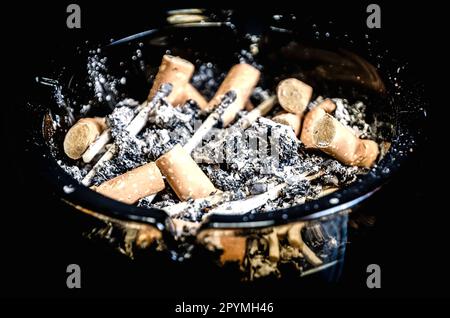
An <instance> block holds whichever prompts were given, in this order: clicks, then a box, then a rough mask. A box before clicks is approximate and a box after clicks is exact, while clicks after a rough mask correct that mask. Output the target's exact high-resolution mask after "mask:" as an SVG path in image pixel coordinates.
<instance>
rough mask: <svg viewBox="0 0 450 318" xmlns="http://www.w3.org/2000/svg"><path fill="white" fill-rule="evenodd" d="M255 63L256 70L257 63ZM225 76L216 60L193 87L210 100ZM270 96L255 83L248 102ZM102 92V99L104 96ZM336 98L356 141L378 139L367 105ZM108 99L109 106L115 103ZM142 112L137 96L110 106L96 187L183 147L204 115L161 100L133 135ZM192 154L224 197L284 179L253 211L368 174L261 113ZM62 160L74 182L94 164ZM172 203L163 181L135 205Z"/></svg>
mask: <svg viewBox="0 0 450 318" xmlns="http://www.w3.org/2000/svg"><path fill="white" fill-rule="evenodd" d="M247 53H248V52H240V54H239V58H240V59H244V60H245V61H246V62H251V63H253V62H254V61H253V58H252V55H251V54H247ZM91 62H93V61H91ZM94 62H95V61H94ZM256 66H257V67H258V68H261V66H260V65H256ZM94 73H95V72H94ZM94 73H92V74H91V75H94V77H95V78H93V79H92V80H93V83H92V84H93V86H94V87H95V88H96V89H98V90H100V88H102V89H105V87H108V88H110V92H111V90H114V88H115V84H117V83H116V80H115V79H111V80H112V81H114V83H113V84H114V85H110V86H111V87H109V86H108V85H107V84H108V80H109V78H108V77H107V76H103V75H102V74H100V73H101V72H97V73H95V74H94ZM224 76H225V73H223V72H222V70H219V69H218V67H217V66H216V65H213V64H212V63H204V64H202V65H201V66H200V67H199V68H198V71H197V72H196V74H195V75H194V76H193V78H192V84H193V85H194V86H195V87H196V88H198V89H199V91H200V92H201V93H202V94H203V95H204V96H205V97H206V98H207V99H209V98H211V97H212V96H213V95H214V93H215V91H216V90H217V88H218V87H219V85H220V83H221V82H222V80H223V78H224ZM100 84H101V85H100ZM111 88H113V89H111ZM110 92H106V93H107V94H108V93H110ZM96 93H98V92H96ZM102 93H105V91H102ZM269 93H270V92H269V91H268V90H265V89H264V88H262V87H257V88H256V89H255V90H254V92H253V95H252V100H253V101H254V102H257V103H259V102H261V101H262V100H263V99H265V98H267V97H268V95H269ZM99 95H100V94H99ZM102 96H103V97H104V98H105V99H104V100H106V97H105V94H103V95H102ZM97 97H98V96H97ZM321 100H322V98H318V99H317V100H315V101H312V102H311V103H310V105H309V106H308V107H309V108H311V107H314V106H315V105H317V104H318V103H319V102H320V101H321ZM333 101H334V102H335V103H336V105H337V109H336V111H335V114H334V116H335V117H336V118H337V119H338V120H339V121H340V122H341V123H343V124H344V125H347V126H349V127H351V128H352V129H353V130H355V132H356V133H357V134H358V136H360V137H361V138H371V139H374V138H375V137H376V133H377V132H376V127H374V125H369V124H368V123H367V122H366V117H365V116H366V115H365V114H366V107H365V105H364V104H363V103H361V102H356V103H353V104H350V103H348V101H347V100H345V99H339V98H334V99H333ZM108 102H109V103H108V104H109V105H111V103H112V102H113V100H108ZM139 109H140V107H139V103H138V102H137V101H135V100H132V99H123V100H121V101H119V102H118V103H116V104H115V107H114V108H113V111H112V112H111V114H109V115H108V116H107V121H108V125H109V126H110V128H111V136H112V138H113V141H114V143H115V145H116V147H117V155H116V156H115V157H114V158H113V159H112V160H110V161H109V162H107V163H106V164H105V165H104V166H102V167H101V168H100V169H99V171H98V173H97V175H96V176H95V178H94V179H93V184H95V185H98V184H100V183H102V182H104V181H106V180H109V179H111V178H114V177H116V176H118V175H120V174H123V173H125V172H126V171H129V170H131V169H133V168H136V167H138V166H140V165H142V164H144V163H147V162H150V161H155V160H156V159H158V158H159V157H160V156H161V155H163V154H164V153H166V152H167V151H169V150H170V149H172V148H173V147H174V146H175V145H176V144H181V145H184V144H185V143H186V142H187V141H188V139H189V138H190V137H191V136H192V135H193V133H194V132H195V130H196V129H197V128H198V127H199V126H200V125H201V123H202V122H203V121H204V119H205V117H206V115H207V114H204V113H203V112H202V111H200V110H199V108H198V107H197V105H196V104H195V102H192V101H188V102H187V103H186V104H185V105H182V106H180V107H173V106H172V105H170V104H169V103H167V101H165V100H164V99H163V100H162V102H161V103H157V105H156V106H155V107H154V108H153V109H152V110H151V111H150V113H149V122H148V125H147V127H146V128H145V129H143V131H142V132H141V133H139V134H138V135H137V136H135V137H134V136H130V135H129V134H128V133H127V132H126V130H125V127H126V126H127V125H128V124H129V122H130V121H131V120H132V119H133V118H134V116H135V115H136V113H137V112H138V111H139ZM274 111H276V109H274ZM246 113H247V112H246V111H241V112H240V114H239V116H245V115H246ZM192 156H193V158H194V160H196V162H197V163H198V164H199V166H200V167H201V169H202V170H203V171H204V172H205V173H206V175H207V176H208V177H209V178H210V180H211V181H212V183H213V184H214V185H215V187H216V188H217V189H219V190H221V191H226V192H229V193H230V195H228V196H227V200H240V199H245V198H246V197H247V196H251V195H258V194H261V193H264V192H266V191H267V190H268V189H269V185H270V186H274V185H279V184H281V183H286V186H285V187H284V188H283V190H282V193H281V196H279V197H278V198H276V199H274V200H269V201H268V202H267V203H266V204H264V205H262V206H260V207H259V208H257V209H255V210H253V211H251V212H252V213H261V212H265V211H271V210H274V209H280V208H288V207H290V206H293V205H297V204H302V203H304V201H305V200H312V199H315V198H317V197H318V196H319V195H320V193H321V191H322V190H324V189H327V188H329V187H341V186H343V185H346V184H348V183H351V182H353V181H355V179H356V177H357V175H358V174H361V173H365V172H367V169H362V168H358V167H348V166H344V165H342V164H341V163H339V162H338V161H337V160H334V159H332V158H330V157H328V156H326V155H325V154H323V153H321V152H316V151H309V150H308V151H307V150H306V149H305V148H304V146H303V144H302V143H301V141H300V140H299V139H298V138H297V137H296V136H295V135H294V133H293V131H292V129H290V128H289V127H288V126H285V125H281V124H279V123H275V122H273V121H272V120H270V119H268V118H259V119H258V120H257V121H256V122H254V123H253V124H252V126H250V127H249V128H247V129H246V130H242V129H239V128H238V125H236V126H230V127H229V128H227V129H218V128H216V129H214V130H213V131H212V132H211V133H210V134H209V135H208V139H207V140H205V141H204V143H203V145H201V146H198V147H197V148H196V149H195V150H194V151H193V153H192ZM60 165H61V166H62V167H63V169H64V170H65V171H66V172H67V173H69V174H70V175H71V176H72V177H74V179H76V180H78V181H80V180H81V179H82V178H83V177H84V176H85V175H86V173H87V171H88V170H89V169H90V168H91V166H92V165H86V164H84V163H82V162H81V161H80V162H77V163H74V164H68V163H67V161H64V162H60ZM318 172H320V176H318V177H316V178H314V179H313V180H307V179H306V178H305V176H308V175H309V176H311V175H314V174H316V173H318ZM176 203H179V200H178V198H177V196H176V195H175V193H174V192H173V191H172V190H171V189H170V187H169V186H167V187H166V189H164V190H163V191H161V192H160V193H158V194H157V195H156V197H155V198H154V199H153V200H152V201H150V200H148V199H147V198H143V199H141V200H140V201H139V203H138V206H141V207H148V208H151V207H154V208H163V207H167V206H170V205H173V204H176ZM210 208H212V207H211V206H208V205H207V203H204V202H203V203H202V202H193V203H192V204H191V206H190V207H189V208H188V209H187V210H186V211H184V212H183V213H182V214H181V215H178V216H177V217H179V218H181V219H184V220H191V221H200V220H201V219H202V217H203V216H204V214H205V213H207V211H208V209H210Z"/></svg>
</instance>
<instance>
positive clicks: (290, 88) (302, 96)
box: [277, 78, 313, 114]
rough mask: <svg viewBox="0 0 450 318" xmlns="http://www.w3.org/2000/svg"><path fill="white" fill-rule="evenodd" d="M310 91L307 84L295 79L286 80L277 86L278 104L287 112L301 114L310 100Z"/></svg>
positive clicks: (310, 88)
mask: <svg viewBox="0 0 450 318" xmlns="http://www.w3.org/2000/svg"><path fill="white" fill-rule="evenodd" d="M312 91H313V90H312V87H311V86H309V85H308V84H305V83H303V82H302V81H299V80H298V79H296V78H288V79H285V80H283V81H281V82H280V83H279V84H278V87H277V97H278V102H279V103H280V105H281V107H283V108H284V110H286V111H287V112H289V113H294V114H302V113H303V112H304V111H305V109H306V106H308V104H309V101H310V100H311V96H312Z"/></svg>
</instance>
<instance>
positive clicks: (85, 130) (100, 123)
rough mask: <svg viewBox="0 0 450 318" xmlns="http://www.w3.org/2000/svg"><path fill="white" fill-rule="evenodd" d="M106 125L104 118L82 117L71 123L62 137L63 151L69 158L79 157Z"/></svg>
mask: <svg viewBox="0 0 450 318" xmlns="http://www.w3.org/2000/svg"><path fill="white" fill-rule="evenodd" d="M106 127H107V125H106V120H105V118H101V117H93V118H82V119H80V120H79V121H77V122H76V123H75V125H73V126H72V127H71V128H70V129H69V131H68V132H67V134H66V136H65V138H64V144H63V146H64V152H65V153H66V155H67V156H68V157H69V158H71V159H80V158H81V156H82V155H83V153H84V152H85V151H86V149H87V148H88V147H89V145H90V144H91V143H93V142H94V141H95V139H97V137H98V136H99V135H100V134H101V133H102V132H103V130H105V129H106Z"/></svg>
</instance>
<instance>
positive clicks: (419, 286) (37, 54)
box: [0, 3, 450, 306]
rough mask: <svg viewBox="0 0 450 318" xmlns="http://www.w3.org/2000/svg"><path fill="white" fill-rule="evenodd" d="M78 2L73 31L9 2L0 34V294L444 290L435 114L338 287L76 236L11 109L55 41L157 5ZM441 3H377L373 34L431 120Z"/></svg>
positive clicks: (119, 25) (361, 10)
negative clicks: (246, 275)
mask: <svg viewBox="0 0 450 318" xmlns="http://www.w3.org/2000/svg"><path fill="white" fill-rule="evenodd" d="M80 4H81V7H82V17H83V21H82V23H83V28H82V29H81V30H68V29H67V28H66V27H65V19H66V14H65V8H66V5H65V4H56V3H52V5H51V6H44V5H43V4H42V3H39V4H33V5H28V6H25V7H23V8H19V7H14V8H12V9H11V10H10V14H11V15H15V16H17V20H13V21H12V22H10V24H9V26H8V29H7V30H8V32H9V34H7V35H6V38H5V39H4V41H6V42H8V43H10V45H9V49H8V52H7V53H9V54H11V56H8V59H6V58H5V59H4V61H3V62H4V64H6V65H5V67H6V68H7V69H8V71H9V72H8V73H7V74H8V75H7V89H6V90H5V92H4V94H3V95H8V97H9V98H8V99H7V101H5V104H6V103H7V105H4V107H3V111H2V119H1V120H2V124H1V129H2V140H3V141H4V144H6V146H7V149H8V151H9V155H2V160H5V159H6V162H5V163H4V164H3V165H2V167H5V170H6V174H3V173H2V175H3V176H4V181H3V184H2V185H3V188H4V189H5V190H2V205H3V206H2V208H1V220H2V221H1V222H2V230H1V231H0V233H1V234H0V238H1V241H0V242H2V256H1V258H0V259H1V262H0V276H1V284H0V295H1V297H2V298H3V297H6V298H11V297H14V298H15V297H19V298H23V297H26V298H68V299H72V298H79V297H82V298H84V297H120V298H121V297H140V298H151V299H155V298H161V297H163V298H165V299H166V300H167V299H168V300H169V301H181V299H182V297H202V298H204V297H207V298H210V299H211V298H212V299H215V300H218V301H226V300H231V299H234V298H231V297H233V296H234V297H236V296H240V295H241V296H250V297H265V298H266V299H267V300H269V301H274V300H277V299H280V298H281V299H290V300H291V301H295V300H296V299H297V298H299V297H302V298H303V299H304V298H314V299H323V298H325V299H334V298H346V299H354V298H356V299H379V298H395V299H399V298H430V297H444V296H446V295H448V290H446V289H447V288H448V287H447V286H449V285H448V283H449V282H450V279H449V277H450V273H449V271H448V267H447V265H446V260H445V259H446V256H445V255H446V253H447V250H448V245H447V243H448V234H447V232H448V230H447V225H446V222H445V221H446V220H447V219H448V216H447V215H446V213H447V211H446V210H447V209H448V208H445V206H446V205H447V198H446V197H445V196H444V197H442V196H440V194H439V190H438V188H439V187H440V186H438V185H437V184H433V182H434V179H435V177H436V176H439V175H441V172H440V171H439V168H440V167H439V166H438V165H437V164H436V163H435V162H436V160H438V161H441V160H440V159H439V158H440V156H442V155H440V154H439V152H438V150H439V148H438V147H434V146H433V145H432V141H434V139H433V137H432V135H431V131H432V130H433V128H435V127H436V126H437V121H433V122H431V121H430V122H429V123H428V124H427V126H429V127H428V128H430V133H429V135H430V138H429V140H428V141H426V142H425V143H424V145H423V147H422V149H421V151H420V152H419V153H418V154H417V155H416V156H414V158H413V160H411V162H410V163H409V164H408V165H406V166H405V167H404V169H402V171H401V172H400V173H399V174H398V175H396V176H395V177H394V178H393V180H392V182H391V183H390V184H388V185H387V186H386V187H384V188H383V190H382V191H380V192H379V193H377V194H376V195H375V196H374V197H373V198H372V199H370V200H369V201H368V202H367V204H366V205H365V207H364V209H365V211H366V212H367V213H373V214H376V215H377V224H376V226H375V227H374V228H373V229H372V230H370V231H369V232H368V233H367V235H365V236H363V237H360V238H359V239H358V240H356V241H353V242H351V243H350V244H349V246H348V255H347V259H346V266H345V267H344V273H343V277H342V281H341V282H340V283H338V284H333V285H331V286H330V285H317V284H308V282H303V283H302V285H301V284H300V283H299V282H298V281H296V280H283V281H269V282H260V283H258V284H256V285H241V284H239V283H237V282H232V281H230V280H229V279H228V278H227V276H226V275H223V274H221V275H218V274H217V273H214V272H211V271H208V269H207V268H205V267H204V266H202V264H194V263H189V262H188V263H187V264H184V265H182V266H180V265H178V264H174V263H171V262H170V261H169V260H166V261H165V260H155V261H154V262H153V263H152V264H151V265H150V264H142V265H138V264H135V263H132V262H130V261H129V260H128V259H126V258H125V257H121V256H118V255H116V254H111V253H110V252H109V251H108V250H107V249H105V248H103V247H102V246H97V245H94V244H93V243H91V242H89V241H86V240H85V239H83V238H82V237H81V235H80V232H79V228H78V227H77V225H76V222H77V219H76V218H75V217H73V216H72V215H71V214H70V213H69V212H67V210H66V209H65V206H64V205H63V204H62V203H61V202H59V201H58V200H57V199H56V198H55V197H53V196H52V195H51V190H50V189H49V187H48V185H47V184H46V182H45V181H44V179H43V178H42V177H41V176H40V175H39V172H38V171H36V166H35V165H34V164H33V162H32V161H30V160H29V159H30V156H29V155H28V154H26V153H24V149H25V143H24V139H25V137H26V136H23V133H22V129H21V126H20V120H19V119H18V118H21V117H22V116H26V114H27V112H26V111H24V110H23V109H21V108H20V106H19V105H23V102H24V101H25V100H26V99H27V92H28V88H29V87H31V83H32V81H33V80H34V77H35V76H36V75H42V74H45V67H46V66H45V65H46V61H47V60H48V58H49V56H52V54H54V52H57V50H58V47H59V46H61V45H62V43H68V42H70V40H71V39H72V40H73V42H76V41H78V40H80V39H84V38H86V37H87V36H89V38H92V39H95V38H108V36H109V35H110V34H118V33H121V32H123V35H127V34H130V33H133V32H137V31H141V30H143V29H145V28H146V26H147V25H148V23H147V22H146V19H147V20H148V19H150V13H149V12H152V13H153V12H155V11H157V10H156V9H155V8H154V7H153V11H152V10H151V9H150V8H145V9H143V8H139V9H138V8H137V7H138V5H135V6H133V5H130V6H127V7H126V8H121V7H119V5H112V4H111V3H108V5H107V6H106V5H98V6H93V5H92V4H87V3H86V4H84V5H83V4H82V3H80ZM141 6H142V5H139V7H141ZM303 9H304V11H305V8H303ZM308 9H309V11H313V10H318V8H308ZM440 10H442V8H439V7H438V6H437V5H433V6H431V5H427V6H425V5H421V6H419V5H415V4H409V5H408V6H401V7H398V8H396V7H393V6H392V5H388V4H385V5H382V14H383V16H382V23H383V26H382V29H381V30H380V32H382V33H383V38H384V39H385V40H386V43H387V45H389V47H390V48H391V50H392V51H393V52H394V53H395V54H396V55H397V56H399V57H402V58H405V59H406V60H408V61H409V62H410V65H411V68H412V69H413V70H414V72H413V74H415V77H416V78H418V79H420V80H421V81H423V82H424V84H425V88H426V91H427V97H428V98H429V99H430V109H429V111H428V113H429V114H430V116H433V113H434V112H437V113H439V114H440V112H441V111H442V110H443V108H444V107H443V106H446V105H443V104H442V100H441V99H440V96H441V95H439V94H438V93H439V92H442V90H441V89H442V88H443V84H439V80H438V76H439V75H437V74H438V73H439V70H440V69H441V64H440V63H441V60H440V54H442V53H440V49H439V47H440V44H439V43H440V42H439V39H438V40H437V41H436V39H434V38H432V37H429V36H428V34H430V33H435V32H437V31H436V30H440V29H439V28H438V27H439V26H438V25H437V23H439V19H437V18H435V17H436V15H437V14H438V12H439V11H440ZM306 11H308V10H306ZM321 14H328V15H330V17H333V15H340V16H345V17H347V18H348V20H349V26H350V27H362V26H364V22H363V21H364V20H363V17H365V5H363V4H356V3H355V4H354V5H353V6H350V5H348V8H346V10H345V12H343V10H339V8H338V6H336V7H331V6H330V7H328V8H327V9H325V8H323V7H322V8H321ZM155 16H158V15H157V14H155ZM364 19H365V18H364ZM361 21H362V22H361ZM19 26H20V28H19ZM24 26H25V27H24ZM5 106H6V107H5ZM442 116H443V115H442ZM4 153H6V152H3V151H2V154H4ZM442 177H444V176H443V175H442ZM70 263H76V264H79V265H80V266H81V268H82V274H83V278H82V289H80V290H68V289H67V288H66V285H65V280H66V275H67V274H66V273H65V270H66V266H67V265H68V264H70ZM371 263H376V264H379V265H380V266H381V269H382V288H381V289H380V290H369V289H367V287H366V285H365V281H366V277H367V274H366V272H365V270H366V267H367V265H368V264H371ZM305 286H306V287H307V288H305ZM168 306H169V305H168Z"/></svg>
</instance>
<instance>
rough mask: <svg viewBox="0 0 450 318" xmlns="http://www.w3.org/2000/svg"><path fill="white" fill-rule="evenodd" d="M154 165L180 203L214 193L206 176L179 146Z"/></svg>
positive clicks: (212, 186) (213, 188)
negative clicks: (164, 177) (159, 170)
mask: <svg viewBox="0 0 450 318" xmlns="http://www.w3.org/2000/svg"><path fill="white" fill-rule="evenodd" d="M156 165H157V166H158V167H159V169H161V172H162V174H164V176H166V179H167V181H168V182H169V184H170V186H171V187H172V189H173V190H174V191H175V193H176V194H177V196H178V198H179V199H180V200H182V201H185V200H187V199H190V198H192V199H199V198H204V197H206V196H208V195H210V194H211V193H213V192H215V191H216V188H215V187H214V185H213V184H212V182H211V181H210V180H209V178H208V177H207V176H206V174H205V173H204V172H203V171H202V169H200V167H199V166H198V165H197V163H196V162H195V161H194V159H192V157H191V156H190V155H189V153H188V152H187V151H186V150H185V149H184V148H183V147H181V145H179V144H177V145H176V146H175V147H173V149H172V150H170V151H169V152H167V153H166V154H164V155H162V156H161V157H159V158H158V160H156Z"/></svg>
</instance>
